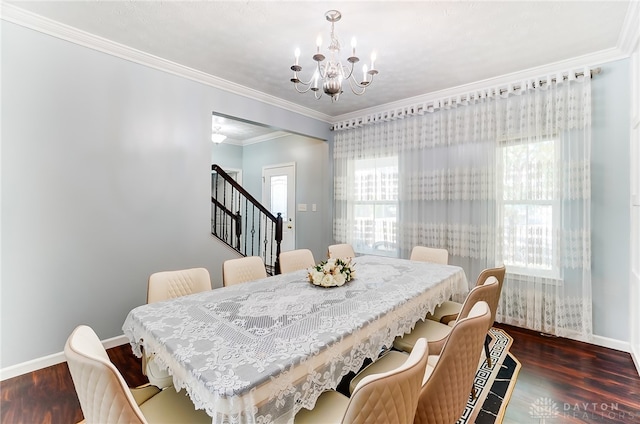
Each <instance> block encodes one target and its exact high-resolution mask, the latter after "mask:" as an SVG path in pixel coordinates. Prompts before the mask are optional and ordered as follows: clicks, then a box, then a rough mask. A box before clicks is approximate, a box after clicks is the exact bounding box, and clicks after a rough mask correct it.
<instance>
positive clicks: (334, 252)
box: [328, 243, 356, 259]
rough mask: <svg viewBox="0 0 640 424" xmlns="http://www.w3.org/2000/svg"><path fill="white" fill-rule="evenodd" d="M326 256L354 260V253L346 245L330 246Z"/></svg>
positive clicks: (348, 245) (350, 247)
mask: <svg viewBox="0 0 640 424" xmlns="http://www.w3.org/2000/svg"><path fill="white" fill-rule="evenodd" d="M328 255H329V257H330V258H339V259H346V258H355V257H356V252H355V251H354V250H353V247H352V246H351V245H350V244H348V243H342V244H332V245H331V246H329V250H328Z"/></svg>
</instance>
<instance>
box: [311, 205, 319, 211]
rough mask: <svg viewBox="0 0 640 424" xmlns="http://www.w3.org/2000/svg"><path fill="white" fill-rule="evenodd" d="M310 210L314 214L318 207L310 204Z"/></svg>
mask: <svg viewBox="0 0 640 424" xmlns="http://www.w3.org/2000/svg"><path fill="white" fill-rule="evenodd" d="M311 210H312V211H313V212H315V211H317V210H318V207H317V206H316V204H315V203H312V204H311Z"/></svg>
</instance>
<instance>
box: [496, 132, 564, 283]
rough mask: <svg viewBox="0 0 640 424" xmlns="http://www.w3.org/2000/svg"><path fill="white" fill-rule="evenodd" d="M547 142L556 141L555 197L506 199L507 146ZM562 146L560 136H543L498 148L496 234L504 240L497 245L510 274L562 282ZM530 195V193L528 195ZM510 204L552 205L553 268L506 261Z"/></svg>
mask: <svg viewBox="0 0 640 424" xmlns="http://www.w3.org/2000/svg"><path fill="white" fill-rule="evenodd" d="M545 142H553V147H554V149H553V154H554V157H553V163H554V180H555V181H554V185H553V198H552V199H544V200H538V199H536V200H532V199H518V200H511V199H505V194H506V190H505V184H504V181H505V171H506V168H505V166H504V155H505V149H508V148H512V147H515V146H522V145H526V146H527V148H530V145H533V144H537V143H545ZM561 155H562V149H561V143H560V141H559V140H558V138H557V137H555V136H551V137H544V138H541V139H540V138H538V139H535V140H530V139H526V138H521V137H514V138H509V139H505V140H501V141H499V143H498V150H497V155H496V156H497V161H498V164H499V168H498V169H500V170H501V173H500V175H498V181H499V195H498V197H497V201H498V209H499V213H498V214H496V221H497V222H496V224H497V228H500V229H501V230H502V231H501V232H500V233H499V234H497V237H500V238H501V240H499V241H498V243H497V244H496V246H499V247H500V248H501V249H502V251H501V252H497V253H498V255H499V257H500V258H502V261H503V263H504V265H505V266H507V268H508V270H509V274H514V275H520V276H525V277H526V276H529V277H540V278H544V279H545V280H548V281H561V279H562V273H561V268H560V266H559V264H560V260H559V256H560V254H561V238H562V234H560V233H559V231H557V228H560V225H559V223H560V222H561V220H562V201H561V199H560V195H559V193H560V190H561V186H560V185H561V178H562V171H563V170H562V167H561V166H562V165H561V164H562V156H561ZM528 197H529V196H528ZM508 205H522V206H526V207H527V208H529V207H530V206H550V207H551V210H552V212H551V225H550V227H551V238H552V240H551V268H550V269H543V268H532V267H528V266H522V265H517V264H513V263H509V262H507V260H506V255H505V251H504V239H505V225H504V215H505V206H508ZM527 226H529V223H528V218H527Z"/></svg>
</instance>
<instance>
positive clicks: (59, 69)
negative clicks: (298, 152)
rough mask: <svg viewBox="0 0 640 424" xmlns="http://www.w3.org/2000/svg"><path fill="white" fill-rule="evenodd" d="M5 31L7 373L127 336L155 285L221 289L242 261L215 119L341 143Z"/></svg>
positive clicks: (241, 105) (76, 49)
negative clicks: (198, 274) (222, 197)
mask: <svg viewBox="0 0 640 424" xmlns="http://www.w3.org/2000/svg"><path fill="white" fill-rule="evenodd" d="M1 30H2V38H1V40H2V224H1V227H0V228H1V231H2V271H1V273H2V274H1V276H2V286H1V287H2V292H1V296H2V299H1V312H0V314H1V315H0V316H1V321H2V322H1V324H0V325H1V327H0V330H1V336H2V346H1V355H0V356H1V361H2V362H1V364H0V367H2V368H4V367H8V366H11V365H14V364H17V363H21V362H25V361H28V360H32V359H35V358H39V357H43V356H46V355H49V354H54V353H58V352H61V351H62V349H63V346H64V342H65V340H66V338H67V336H68V335H69V333H70V332H71V330H72V329H73V328H74V327H75V326H77V325H78V324H88V325H90V326H92V327H93V328H94V329H95V330H96V332H97V334H98V336H99V337H100V338H101V339H107V338H110V337H115V336H118V335H121V334H122V330H121V326H122V322H123V321H124V319H125V317H126V315H127V313H128V312H129V310H131V309H132V308H133V307H135V306H137V305H140V304H143V303H144V302H145V299H146V285H147V278H148V276H149V274H151V273H152V272H155V271H159V270H166V269H180V268H187V267H195V266H204V267H206V268H208V269H209V271H210V273H211V276H212V280H213V282H214V285H220V281H221V279H220V268H221V265H222V262H223V261H224V260H225V259H227V258H228V257H232V256H233V253H232V252H230V251H229V250H228V249H226V248H224V247H223V246H222V245H221V244H220V243H219V242H217V241H216V240H215V239H213V237H212V236H211V234H210V229H209V227H210V204H209V193H210V172H211V141H210V132H211V113H212V111H217V112H221V113H225V114H228V115H234V116H238V117H240V118H243V119H247V120H252V121H256V122H261V123H265V124H269V125H272V126H275V127H279V128H283V129H285V130H289V131H292V132H296V133H301V134H308V135H310V136H313V137H317V138H320V139H329V138H330V137H331V134H330V131H329V125H328V124H327V123H324V122H320V121H317V120H315V119H311V118H309V117H305V116H302V115H298V114H295V113H292V112H290V111H286V110H283V109H280V108H276V107H273V106H270V105H266V104H263V103H261V102H257V101H254V100H251V99H247V98H245V97H241V96H238V95H234V94H230V93H228V92H225V91H222V90H218V89H215V88H212V87H209V86H205V85H203V84H199V83H196V82H193V81H190V80H187V79H185V78H181V77H177V76H174V75H170V74H168V73H164V72H161V71H157V70H154V69H151V68H148V67H145V66H141V65H138V64H135V63H132V62H129V61H126V60H122V59H119V58H116V57H113V56H109V55H106V54H103V53H100V52H97V51H93V50H90V49H87V48H84V47H81V46H78V45H75V44H72V43H69V42H66V41H62V40H59V39H56V38H54V37H50V36H47V35H44V34H42V33H39V32H36V31H32V30H29V29H26V28H23V27H20V26H17V25H14V24H11V23H8V22H5V21H3V22H2V26H1ZM324 235H325V233H322V232H321V233H320V237H323V236H324ZM329 238H330V234H327V241H326V242H325V243H327V244H328V243H329Z"/></svg>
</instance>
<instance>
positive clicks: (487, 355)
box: [484, 333, 491, 368]
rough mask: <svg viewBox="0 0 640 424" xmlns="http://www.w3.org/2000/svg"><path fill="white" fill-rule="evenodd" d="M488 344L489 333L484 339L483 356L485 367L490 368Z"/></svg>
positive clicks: (489, 340)
mask: <svg viewBox="0 0 640 424" xmlns="http://www.w3.org/2000/svg"><path fill="white" fill-rule="evenodd" d="M489 343H491V336H490V335H489V333H487V335H486V336H485V338H484V354H485V356H486V357H487V366H488V367H489V368H491V355H490V352H489Z"/></svg>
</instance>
